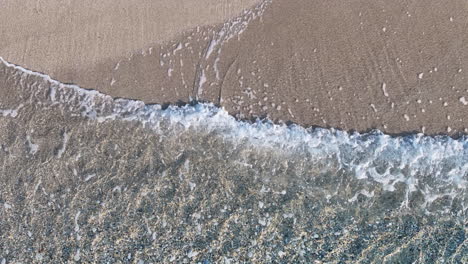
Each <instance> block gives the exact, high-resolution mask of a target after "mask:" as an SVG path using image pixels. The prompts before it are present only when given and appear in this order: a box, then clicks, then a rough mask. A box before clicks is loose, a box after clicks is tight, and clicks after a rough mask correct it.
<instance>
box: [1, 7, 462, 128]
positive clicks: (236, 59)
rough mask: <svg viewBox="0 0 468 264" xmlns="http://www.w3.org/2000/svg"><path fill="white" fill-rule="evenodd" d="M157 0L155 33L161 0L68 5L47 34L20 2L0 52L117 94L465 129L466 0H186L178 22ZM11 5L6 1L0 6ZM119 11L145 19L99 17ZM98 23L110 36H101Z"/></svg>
mask: <svg viewBox="0 0 468 264" xmlns="http://www.w3.org/2000/svg"><path fill="white" fill-rule="evenodd" d="M127 2H128V1H121V2H119V3H120V4H121V5H123V6H125V5H129V3H127ZM160 2H161V3H160V4H161V5H165V6H167V8H168V9H167V10H176V11H174V12H175V13H174V14H175V15H167V14H168V13H165V14H166V16H167V17H165V16H163V17H165V19H166V20H164V21H165V22H164V23H167V24H165V25H170V26H169V27H170V28H171V30H168V31H164V30H161V31H158V32H159V33H158V34H159V35H157V34H156V35H155V34H153V32H155V31H154V30H156V29H154V28H158V26H155V25H159V26H160V25H164V23H162V22H161V23H159V21H160V20H158V19H162V18H159V17H156V16H152V15H151V12H149V11H148V10H149V7H151V6H153V8H157V6H158V4H150V3H147V4H142V5H141V6H138V8H136V7H135V8H133V9H126V10H131V12H130V11H128V12H125V13H121V12H120V11H119V10H120V9H119V8H114V9H112V8H111V9H107V8H104V9H101V10H99V8H98V9H97V11H96V14H95V16H97V17H99V15H100V14H105V16H103V17H105V18H106V19H107V20H106V19H101V20H100V19H97V20H95V21H93V20H92V19H86V22H87V23H85V26H78V25H79V23H78V22H77V21H78V20H67V19H68V17H69V16H67V15H66V14H68V13H67V12H72V11H71V10H72V9H71V6H63V7H62V8H63V9H62V10H61V11H57V12H60V14H64V15H63V16H62V18H61V19H56V21H55V22H50V23H52V24H53V23H56V24H57V25H60V27H58V28H57V29H55V28H54V27H48V29H50V31H49V32H50V33H47V34H45V33H44V32H42V31H40V30H39V29H37V28H35V27H30V26H29V25H34V22H35V21H36V19H35V18H34V17H31V18H23V20H21V23H17V22H15V23H13V22H12V21H15V19H14V17H15V16H17V17H28V15H31V13H28V12H31V11H30V10H29V9H27V8H23V9H17V10H15V12H11V13H12V15H9V16H6V17H7V19H6V21H7V23H1V24H2V25H3V26H0V31H1V32H2V36H7V37H6V38H4V40H5V39H7V41H6V43H5V41H3V42H0V56H3V57H4V58H5V59H6V60H8V61H10V62H12V63H16V64H19V65H22V66H24V67H26V68H29V69H31V70H35V71H41V72H44V73H46V74H49V75H51V77H52V78H55V79H57V80H59V81H61V82H67V83H75V84H78V85H79V86H81V87H84V88H92V89H97V90H99V91H102V92H104V93H107V94H110V95H112V96H115V97H126V98H136V99H142V100H144V101H145V102H147V103H164V104H168V103H178V102H188V101H190V100H192V99H198V100H204V101H211V102H214V103H216V104H220V105H221V106H223V107H225V108H226V109H227V110H228V111H229V112H230V113H231V114H233V115H236V116H238V117H239V118H246V119H249V118H252V117H254V118H255V117H269V118H271V119H273V120H275V121H283V122H288V121H291V122H294V123H298V124H301V125H304V126H323V127H335V128H340V129H345V130H358V131H367V130H369V129H374V128H378V129H380V130H382V131H384V132H387V133H397V134H398V133H406V132H424V133H427V134H439V133H444V134H445V133H448V134H451V135H454V134H457V133H460V132H466V131H467V130H466V128H467V127H468V123H467V122H466V120H465V116H466V115H467V114H468V110H467V109H468V85H467V84H466V79H467V77H468V76H467V72H468V46H467V43H468V42H467V41H468V27H466V25H467V21H468V20H467V17H468V4H467V3H466V2H465V1H461V0H455V1H450V2H449V3H441V2H438V1H422V0H418V1H411V2H409V1H402V0H398V1H392V2H387V1H357V0H353V1H346V2H343V1H327V2H323V1H309V0H301V1H299V0H298V1H287V0H273V1H272V2H271V3H270V2H262V3H261V4H258V5H256V6H255V3H254V1H250V2H249V1H238V2H237V3H238V5H237V6H236V8H234V7H232V8H231V9H230V11H229V12H227V13H229V14H228V15H226V13H223V12H221V13H220V14H218V15H213V14H214V13H213V12H211V11H206V9H205V7H204V6H203V5H201V4H192V5H191V6H190V7H194V6H196V7H198V8H199V9H200V10H201V11H196V12H195V11H193V10H191V11H190V12H192V11H193V14H192V17H193V19H192V20H190V21H189V22H187V21H185V20H184V21H183V22H184V23H183V22H181V21H180V19H182V18H181V17H182V16H180V15H178V13H176V12H179V11H180V9H179V8H175V7H172V6H171V4H169V2H167V3H166V2H165V1H160ZM206 2H207V3H206V5H205V6H211V2H210V1H206ZM209 2H210V3H209ZM49 3H50V4H51V5H53V3H52V1H49ZM197 3H198V2H197ZM22 4H25V3H22ZM17 5H19V4H16V3H7V8H2V11H0V12H10V11H11V10H10V9H12V8H15V7H16V6H17ZM187 5H189V4H187ZM252 5H254V7H251V8H250V9H249V10H248V11H247V12H241V11H240V10H241V9H242V8H245V7H248V6H252ZM83 6H84V5H83ZM116 6H117V5H116ZM171 8H172V9H171ZM18 10H20V11H18ZM28 10H29V11H28ZM77 10H80V8H78V9H77V7H74V8H73V12H74V14H75V16H74V17H76V18H80V17H81V14H80V12H79V11H77ZM197 10H198V9H197ZM203 10H205V11H203ZM22 12H25V13H24V14H21V13H22ZM47 12H56V11H55V10H50V11H47ZM145 12H146V13H145ZM187 12H188V11H187ZM200 12H205V13H200ZM142 13H145V14H147V15H146V16H141V14H142ZM215 13H216V12H215ZM236 13H237V14H238V16H235V14H236ZM232 16H234V18H232V19H229V20H228V21H227V22H225V23H222V22H220V21H222V20H223V19H226V18H227V17H232ZM0 17H3V18H4V19H5V16H3V14H2V15H1V16H0ZM123 18H125V19H127V20H128V21H130V22H132V21H133V22H134V24H132V25H147V26H140V27H137V28H138V29H135V27H133V26H132V27H128V30H124V31H122V30H121V27H115V26H109V27H105V26H102V25H104V24H106V23H110V24H113V23H116V21H121V20H122V19H123ZM132 18H135V19H136V18H138V19H137V20H135V21H137V22H135V21H134V20H132ZM63 21H67V23H64V22H63ZM178 23H180V24H181V26H179V24H178ZM124 24H125V23H124ZM70 27H72V28H73V30H76V31H73V30H71V29H70ZM124 28H125V27H124ZM190 28H191V29H190ZM152 30H153V31H152ZM158 30H159V29H158ZM81 31H82V32H83V34H84V35H83V34H82V35H80V34H74V33H73V32H81ZM156 31H157V30H156ZM59 32H65V33H63V34H59ZM119 32H125V33H119ZM129 32H130V33H129ZM99 33H102V34H104V36H109V37H108V38H107V39H106V41H105V43H104V42H103V41H101V40H100V38H99ZM133 33H134V34H136V35H135V36H136V37H135V36H133V35H131V34H133ZM129 34H130V36H129ZM83 36H93V37H88V38H85V40H86V41H83ZM52 43H53V44H52ZM67 45H68V46H67ZM28 47H29V48H28ZM44 49H45V50H47V53H46V54H44ZM55 50H57V51H55ZM98 54H99V56H98Z"/></svg>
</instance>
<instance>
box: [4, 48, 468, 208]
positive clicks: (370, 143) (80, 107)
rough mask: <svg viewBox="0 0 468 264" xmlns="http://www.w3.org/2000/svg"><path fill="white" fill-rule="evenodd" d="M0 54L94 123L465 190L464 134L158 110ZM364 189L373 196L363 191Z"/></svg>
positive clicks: (369, 177)
mask: <svg viewBox="0 0 468 264" xmlns="http://www.w3.org/2000/svg"><path fill="white" fill-rule="evenodd" d="M0 60H1V61H2V62H3V63H4V64H5V65H7V66H8V67H13V68H15V69H17V70H20V71H22V72H24V73H27V74H31V75H36V76H39V77H41V78H43V79H44V80H46V81H48V82H50V84H51V85H50V86H51V87H55V88H53V89H54V91H55V93H54V95H55V96H53V97H52V96H49V97H48V98H46V99H45V100H49V103H54V104H59V105H61V107H63V108H64V109H66V110H68V111H70V112H71V113H72V114H78V115H81V116H84V117H87V118H89V119H92V120H95V121H97V122H101V123H103V122H109V121H111V120H121V121H129V122H139V123H141V124H142V125H143V126H145V127H147V128H150V129H153V130H154V131H155V132H156V133H165V132H167V131H170V132H171V133H174V134H177V133H185V132H186V131H193V132H196V131H198V132H203V133H206V134H208V133H213V134H216V135H218V136H221V137H223V138H224V139H225V140H229V142H231V144H234V145H237V146H238V145H240V144H250V145H252V146H255V147H256V148H257V149H260V148H264V149H266V150H274V151H275V152H280V153H286V154H287V153H297V154H300V155H304V157H308V160H310V162H313V163H317V164H337V166H338V168H334V169H345V170H347V171H350V172H353V173H354V174H355V176H356V178H357V179H361V180H363V181H368V182H371V183H372V182H374V183H379V184H381V185H382V188H383V189H384V190H387V191H393V190H395V185H396V184H397V183H404V184H406V186H407V193H411V192H413V191H415V190H422V192H424V195H425V197H426V200H427V201H429V200H430V199H432V198H431V197H433V198H434V197H441V196H448V197H452V198H453V197H455V196H460V195H462V196H463V197H464V196H466V189H467V186H468V182H467V179H468V176H467V175H468V139H467V138H466V137H461V138H459V139H453V138H450V137H448V136H435V137H430V136H424V135H423V134H413V135H409V136H399V137H393V136H390V135H386V134H384V133H382V132H380V131H377V130H376V131H373V132H370V133H347V132H345V131H339V130H335V129H323V128H304V127H301V126H298V125H292V126H286V125H278V124H273V123H272V122H269V121H266V122H265V121H257V122H255V123H249V122H244V121H238V120H236V119H235V118H234V117H232V116H231V115H229V114H228V113H227V112H226V111H225V110H223V109H221V108H218V107H216V106H214V105H213V104H197V105H194V106H183V107H176V106H170V107H168V108H167V109H162V107H161V106H160V105H146V104H145V103H144V102H142V101H137V100H127V99H113V98H112V97H110V96H108V95H104V94H102V93H100V92H98V91H94V90H85V89H81V88H79V87H78V86H74V85H65V84H61V83H59V82H57V81H55V80H52V79H51V78H50V77H49V76H46V75H43V74H39V73H35V72H32V71H29V70H26V69H23V68H21V67H19V66H16V65H12V64H9V63H7V62H5V61H4V60H3V59H1V57H0ZM49 94H50V93H49ZM180 128H183V129H180ZM65 137H66V135H65V136H64V146H65V145H66V139H65ZM421 177H425V179H426V180H425V183H421ZM428 178H430V180H427V179H428ZM363 194H364V195H366V196H371V193H370V192H368V191H365V193H363ZM354 200H355V199H351V201H354Z"/></svg>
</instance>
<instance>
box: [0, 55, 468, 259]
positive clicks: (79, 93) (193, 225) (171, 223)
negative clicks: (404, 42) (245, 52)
mask: <svg viewBox="0 0 468 264" xmlns="http://www.w3.org/2000/svg"><path fill="white" fill-rule="evenodd" d="M0 64H1V65H0V74H1V75H2V76H0V77H1V79H0V81H2V82H3V83H4V84H3V85H4V86H5V87H6V90H5V91H3V94H1V95H4V96H3V97H2V98H0V131H4V132H2V135H0V144H1V148H0V163H1V164H3V167H0V172H1V176H0V179H1V180H2V183H6V184H4V185H2V186H0V190H1V193H2V196H1V197H0V202H3V204H4V206H3V207H4V209H0V218H1V219H2V220H0V223H1V226H2V228H1V229H2V238H1V242H0V248H4V249H5V250H6V251H4V252H7V253H3V254H4V256H3V257H4V258H5V259H15V257H14V256H17V254H19V253H20V252H25V251H26V250H27V248H29V247H31V246H32V245H34V247H35V248H38V247H39V246H40V247H41V249H42V251H35V254H29V255H28V256H26V255H24V257H23V258H22V259H18V258H16V259H17V260H21V261H28V260H29V259H28V258H35V259H36V260H37V259H40V260H43V261H46V262H48V261H59V260H60V261H66V260H71V259H75V260H82V261H111V262H113V261H119V260H122V259H125V258H128V261H132V260H135V261H137V260H141V261H144V262H145V263H147V262H148V263H150V262H165V263H168V262H181V261H189V262H201V263H218V262H220V261H224V262H228V261H233V262H255V263H257V262H265V263H271V262H282V261H286V260H288V262H290V260H293V262H309V261H311V260H320V261H325V262H330V261H335V262H356V261H361V262H375V261H381V260H382V259H383V260H384V261H387V262H389V263H393V262H418V261H419V262H421V263H423V262H427V261H430V260H431V261H432V260H450V261H453V262H460V263H461V262H463V261H464V260H466V250H467V248H466V243H465V234H466V227H465V226H464V224H465V222H466V219H467V214H468V210H467V206H468V204H467V200H468V195H467V190H466V189H467V180H468V139H467V138H466V137H461V138H458V139H453V138H450V137H448V136H435V137H430V136H424V135H422V134H414V135H409V136H400V137H395V136H389V135H386V134H384V133H382V132H380V131H373V132H370V133H361V134H360V133H347V132H344V131H339V130H334V129H323V128H303V127H300V126H297V125H292V126H286V125H277V124H273V123H271V122H269V121H258V122H254V123H250V122H244V121H239V120H236V119H234V118H233V117H232V116H230V115H229V114H228V113H227V112H226V111H224V110H223V109H220V108H218V107H216V106H214V105H211V104H197V105H193V106H183V107H176V106H170V107H168V108H167V109H162V108H161V106H160V105H146V104H144V103H143V102H141V101H135V100H127V99H114V98H112V97H110V96H107V95H104V94H101V93H99V92H97V91H94V90H85V89H81V88H79V87H77V86H73V85H65V84H61V83H59V82H57V81H54V80H52V79H50V78H49V77H48V76H45V75H42V74H38V73H34V72H31V71H28V70H26V69H23V68H21V67H18V66H15V65H12V64H9V63H7V62H5V61H3V60H2V61H1V63H0ZM18 223H21V224H20V225H18ZM428 238H429V239H428ZM431 239H433V241H438V242H437V243H435V242H433V241H432V240H431ZM429 249H430V250H429ZM47 252H54V253H51V254H47ZM115 252H119V254H120V255H119V254H117V255H116V253H115ZM464 252H465V253H464ZM18 256H22V255H21V254H19V255H18ZM0 257H2V256H1V255H0ZM337 260H338V261H337Z"/></svg>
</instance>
